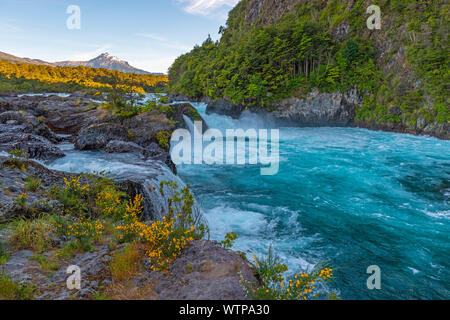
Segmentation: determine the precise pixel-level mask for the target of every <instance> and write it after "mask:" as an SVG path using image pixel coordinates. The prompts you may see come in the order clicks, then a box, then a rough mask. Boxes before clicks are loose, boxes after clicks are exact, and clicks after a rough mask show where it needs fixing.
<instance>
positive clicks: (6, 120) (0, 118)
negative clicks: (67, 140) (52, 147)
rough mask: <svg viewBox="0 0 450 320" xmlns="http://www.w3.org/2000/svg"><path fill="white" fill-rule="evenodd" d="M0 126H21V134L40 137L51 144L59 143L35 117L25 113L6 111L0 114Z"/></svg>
mask: <svg viewBox="0 0 450 320" xmlns="http://www.w3.org/2000/svg"><path fill="white" fill-rule="evenodd" d="M0 124H3V125H9V126H18V125H21V126H23V127H22V132H27V133H32V134H34V135H37V136H42V137H44V138H46V139H47V140H49V141H50V142H52V143H56V142H58V141H60V140H59V139H58V137H57V136H56V135H55V134H54V133H53V132H52V131H51V130H50V129H49V128H48V127H47V126H46V125H45V124H44V123H43V122H42V121H41V120H39V119H38V118H37V117H35V116H33V115H32V114H30V113H28V112H25V111H6V112H3V113H1V114H0Z"/></svg>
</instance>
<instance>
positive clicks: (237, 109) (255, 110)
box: [168, 94, 450, 140]
mask: <svg viewBox="0 0 450 320" xmlns="http://www.w3.org/2000/svg"><path fill="white" fill-rule="evenodd" d="M168 97H169V100H170V101H171V102H176V101H183V102H185V101H192V102H202V103H205V104H207V111H206V112H207V113H216V114H219V115H225V116H230V117H232V118H233V119H239V118H240V117H241V116H242V114H243V113H244V112H251V113H252V114H255V115H258V116H261V117H263V118H264V117H265V118H268V119H270V120H272V121H274V122H275V123H277V124H279V125H280V126H288V127H295V128H297V127H308V128H315V127H344V128H362V129H368V130H371V131H383V132H392V133H400V134H412V135H415V136H430V137H434V138H437V139H440V140H450V124H449V123H441V124H436V123H434V124H430V125H431V129H433V128H434V129H435V130H431V129H429V130H427V127H426V126H425V128H423V129H419V128H411V127H407V126H405V125H404V124H401V123H394V122H383V123H377V122H375V121H362V120H355V118H354V108H355V106H356V105H357V104H353V106H351V108H350V110H348V114H349V115H350V117H348V118H341V119H339V121H334V120H333V121H327V119H326V118H325V119H317V118H315V119H313V121H312V122H308V119H307V118H308V117H315V115H314V114H313V115H310V114H306V115H305V114H304V113H303V115H300V116H299V115H298V114H295V113H294V114H293V115H294V116H299V117H301V116H304V117H305V119H299V121H300V122H299V121H298V120H297V121H296V120H293V119H289V118H286V117H283V118H279V117H277V116H276V115H277V113H282V112H284V110H281V111H279V110H275V111H266V110H261V108H259V107H257V106H254V107H250V108H248V109H246V108H244V107H242V106H238V105H235V104H233V103H231V102H229V101H226V100H216V101H213V100H212V99H211V98H208V97H203V98H200V99H197V98H189V97H187V96H179V95H170V94H169V95H168ZM320 98H321V97H320V96H319V97H317V95H316V96H313V97H309V98H308V99H301V100H299V99H296V102H297V101H300V102H303V101H311V100H312V101H314V99H319V100H320ZM353 99H354V97H353ZM287 100H290V99H286V101H287ZM287 104H288V103H286V102H285V103H284V105H283V107H286V105H287ZM344 104H347V102H346V101H345V102H344ZM276 105H277V104H276ZM345 107H347V106H343V109H344V108H345ZM278 109H282V107H281V106H280V104H278ZM338 111H339V110H338ZM301 112H304V110H301ZM274 115H275V116H274ZM318 123H319V124H318Z"/></svg>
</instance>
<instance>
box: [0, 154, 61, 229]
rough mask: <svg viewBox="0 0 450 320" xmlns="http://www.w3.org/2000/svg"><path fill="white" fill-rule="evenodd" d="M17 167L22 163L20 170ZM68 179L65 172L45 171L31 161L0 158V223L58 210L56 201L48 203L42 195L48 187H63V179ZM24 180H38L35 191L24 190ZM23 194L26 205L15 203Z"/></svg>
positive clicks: (41, 166)
mask: <svg viewBox="0 0 450 320" xmlns="http://www.w3.org/2000/svg"><path fill="white" fill-rule="evenodd" d="M18 161H20V162H18ZM18 164H23V167H21V166H20V165H18ZM68 176H69V174H68V173H63V172H58V171H54V170H49V169H47V168H45V167H44V166H43V165H41V164H39V163H37V162H34V161H30V160H25V159H16V160H14V159H10V158H9V157H2V156H0V223H3V222H5V221H9V220H11V219H14V218H17V217H27V216H28V217H29V216H33V215H35V214H36V215H37V214H40V213H45V212H51V211H52V210H53V209H56V208H58V207H60V204H59V203H58V202H55V201H52V200H49V199H48V198H47V197H46V195H45V194H46V191H47V190H49V189H50V188H51V187H52V186H54V185H63V184H64V177H68ZM27 178H33V179H39V180H41V183H40V185H39V186H38V187H37V189H36V190H34V191H32V190H26V188H25V184H26V180H27ZM23 193H27V196H28V199H27V201H26V205H20V204H19V203H17V201H16V199H17V197H18V196H19V195H21V194H23Z"/></svg>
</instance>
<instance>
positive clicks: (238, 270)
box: [2, 241, 259, 300]
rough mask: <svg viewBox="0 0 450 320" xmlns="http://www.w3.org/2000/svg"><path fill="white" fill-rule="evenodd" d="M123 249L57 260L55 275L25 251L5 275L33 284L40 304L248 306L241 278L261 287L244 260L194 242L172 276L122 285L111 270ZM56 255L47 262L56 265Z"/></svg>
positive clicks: (103, 248) (151, 275)
mask: <svg viewBox="0 0 450 320" xmlns="http://www.w3.org/2000/svg"><path fill="white" fill-rule="evenodd" d="M122 249H123V246H116V247H114V246H108V245H100V246H95V248H94V250H93V251H91V252H85V253H78V254H76V255H75V256H74V257H72V258H69V259H64V260H58V263H57V266H58V268H57V270H53V271H49V270H45V269H43V268H42V266H41V265H39V263H38V261H37V260H36V259H33V257H34V256H35V253H34V252H32V251H29V250H23V251H18V252H15V253H13V254H12V255H11V257H10V259H9V260H8V261H7V262H6V263H5V264H3V265H2V269H3V272H4V273H5V274H7V275H9V276H10V277H11V278H12V279H13V280H14V281H15V282H18V283H21V282H22V283H26V284H33V286H34V295H35V299H38V300H68V299H79V300H86V299H95V298H96V297H97V296H100V295H103V296H104V297H105V298H108V299H119V300H127V299H141V300H246V299H248V297H247V296H246V292H245V291H244V289H243V288H242V286H241V284H240V283H239V280H240V277H241V275H242V277H243V279H245V280H246V281H247V282H249V283H255V284H257V283H259V282H258V279H257V278H256V277H255V276H254V269H253V267H252V266H251V265H250V264H249V263H248V262H247V261H246V260H245V259H243V258H242V257H241V256H240V255H239V254H238V253H236V252H233V251H230V250H227V249H224V248H222V247H221V246H220V245H219V244H217V243H216V242H212V241H193V242H192V243H191V244H190V245H188V246H187V247H186V248H185V250H184V251H183V253H182V254H181V255H180V256H179V257H178V258H177V259H176V260H175V261H174V262H173V263H172V265H171V267H170V268H169V271H168V272H165V273H161V272H158V271H153V272H147V271H144V269H143V271H142V272H139V273H138V274H137V275H136V276H135V277H133V278H132V279H130V280H127V281H121V282H118V281H115V280H114V279H113V278H112V276H111V271H110V268H109V265H110V262H111V260H112V257H113V256H114V254H115V253H116V252H119V251H120V250H122ZM55 252H56V251H50V252H46V253H44V254H43V256H44V257H46V258H47V259H48V260H52V259H53V260H54V259H55V258H54V254H55ZM54 261H56V260H54ZM71 265H76V266H78V267H80V269H81V272H82V274H81V276H82V277H81V289H80V290H76V289H75V290H69V289H68V288H67V286H66V280H67V277H68V275H67V274H66V270H67V267H69V266H71Z"/></svg>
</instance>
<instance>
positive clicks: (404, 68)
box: [169, 0, 450, 128]
mask: <svg viewBox="0 0 450 320" xmlns="http://www.w3.org/2000/svg"><path fill="white" fill-rule="evenodd" d="M371 4H376V5H378V6H380V8H381V12H382V27H381V30H372V31H371V30H369V29H368V28H367V25H366V21H367V19H368V17H369V15H368V14H367V13H366V10H367V8H368V7H369V6H370V5H371ZM449 13H450V10H449V4H448V3H447V2H446V1H443V0H428V1H425V0H418V1H415V0H391V1H389V0H381V1H352V0H344V1H335V0H329V1H324V0H310V1H304V0H282V1H277V2H274V1H268V0H242V1H241V2H240V3H239V4H238V5H237V6H236V7H235V8H234V9H233V10H232V11H231V13H230V15H229V18H228V21H227V26H226V27H223V28H221V30H220V32H221V34H222V37H221V39H220V41H218V42H213V41H212V40H211V39H210V38H208V39H207V40H206V41H205V42H204V43H203V44H202V45H201V46H197V47H195V48H194V49H193V50H192V51H191V52H190V53H188V54H185V55H183V56H181V57H179V58H178V59H177V60H176V61H175V63H174V64H173V65H172V67H171V69H170V73H169V81H170V91H171V92H172V93H174V94H183V95H187V96H189V97H193V98H200V97H210V98H212V99H214V100H217V99H225V100H229V101H232V102H233V103H235V104H240V105H244V106H254V107H256V108H266V109H270V108H271V106H272V104H273V103H275V102H277V101H280V100H282V99H284V98H288V97H298V98H303V97H305V96H306V94H307V93H309V92H310V91H311V90H312V89H313V88H318V89H319V90H320V91H321V92H337V91H339V92H347V91H348V90H350V89H351V88H354V87H356V88H357V89H358V92H359V94H360V96H361V97H362V98H363V101H364V102H363V104H362V106H361V107H359V108H358V109H357V110H356V119H355V120H356V121H359V122H361V123H369V122H375V123H394V124H401V125H402V126H406V127H412V128H414V127H418V126H425V125H426V124H429V123H434V124H439V123H441V124H442V123H448V122H449V120H450V116H449V110H448V90H449V86H448V84H449V83H450V77H449V75H450V74H449V68H448V65H449V59H448V57H449V45H448V27H449V18H450V17H449Z"/></svg>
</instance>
